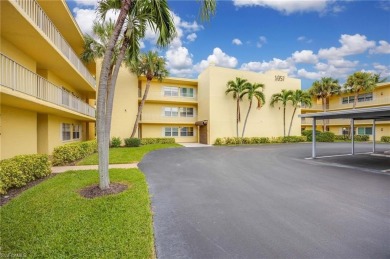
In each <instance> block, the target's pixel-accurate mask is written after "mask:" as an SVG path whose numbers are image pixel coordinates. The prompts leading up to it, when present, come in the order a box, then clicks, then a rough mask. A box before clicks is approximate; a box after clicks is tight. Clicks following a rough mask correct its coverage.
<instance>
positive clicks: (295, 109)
mask: <svg viewBox="0 0 390 259" xmlns="http://www.w3.org/2000/svg"><path fill="white" fill-rule="evenodd" d="M296 111H297V107H294V112H293V115H292V117H291V121H290V128H289V129H288V135H287V136H289V137H290V133H291V127H292V123H293V120H294V116H295V112H296Z"/></svg>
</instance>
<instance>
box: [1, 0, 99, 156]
mask: <svg viewBox="0 0 390 259" xmlns="http://www.w3.org/2000/svg"><path fill="white" fill-rule="evenodd" d="M0 5H1V7H0V9H1V42H0V46H1V48H0V52H1V53H0V55H1V56H0V63H1V67H0V69H1V71H0V73H1V75H0V85H1V95H0V98H1V132H0V134H1V136H0V142H1V143H0V146H1V157H0V158H1V159H4V158H9V157H13V156H15V155H20V154H34V153H51V152H52V150H53V148H54V147H56V146H59V145H62V144H64V143H70V142H74V141H82V140H87V139H93V138H94V137H95V136H94V121H95V108H94V107H93V105H94V99H95V96H96V84H95V78H94V73H95V65H94V64H91V65H90V66H89V67H86V66H85V65H84V64H83V63H82V62H81V60H80V59H79V56H80V53H81V52H82V46H83V42H84V41H83V36H82V33H81V31H80V30H79V28H78V26H77V24H76V22H75V21H74V19H73V16H72V14H71V12H70V11H69V9H68V6H67V5H66V2H65V1H45V0H38V1H22V0H12V1H11V0H2V1H0Z"/></svg>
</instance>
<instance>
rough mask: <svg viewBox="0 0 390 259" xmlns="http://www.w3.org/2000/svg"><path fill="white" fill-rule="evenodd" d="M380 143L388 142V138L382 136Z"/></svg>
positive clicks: (389, 137)
mask: <svg viewBox="0 0 390 259" xmlns="http://www.w3.org/2000/svg"><path fill="white" fill-rule="evenodd" d="M381 141H382V142H390V136H382V137H381Z"/></svg>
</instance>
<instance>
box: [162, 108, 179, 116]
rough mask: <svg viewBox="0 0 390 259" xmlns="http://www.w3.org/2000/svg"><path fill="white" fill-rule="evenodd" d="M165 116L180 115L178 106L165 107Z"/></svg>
mask: <svg viewBox="0 0 390 259" xmlns="http://www.w3.org/2000/svg"><path fill="white" fill-rule="evenodd" d="M164 116H165V117H177V116H179V108H176V107H165V108H164Z"/></svg>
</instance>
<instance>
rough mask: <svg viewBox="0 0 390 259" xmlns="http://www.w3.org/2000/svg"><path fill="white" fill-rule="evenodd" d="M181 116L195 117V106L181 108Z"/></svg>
mask: <svg viewBox="0 0 390 259" xmlns="http://www.w3.org/2000/svg"><path fill="white" fill-rule="evenodd" d="M180 117H194V108H189V107H182V108H180Z"/></svg>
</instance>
